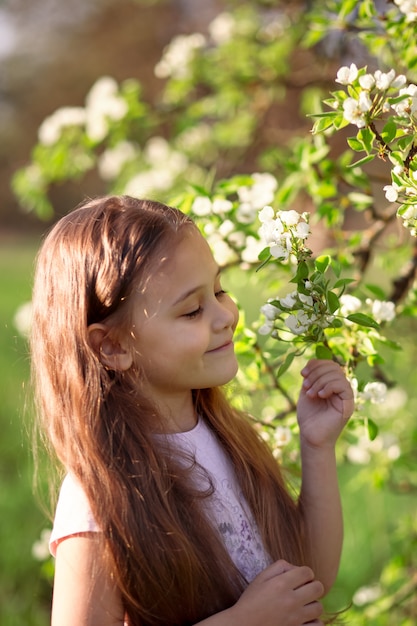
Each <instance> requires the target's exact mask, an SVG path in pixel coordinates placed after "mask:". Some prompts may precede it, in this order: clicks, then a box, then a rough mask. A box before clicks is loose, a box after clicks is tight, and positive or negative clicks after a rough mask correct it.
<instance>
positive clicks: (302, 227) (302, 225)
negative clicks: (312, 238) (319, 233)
mask: <svg viewBox="0 0 417 626" xmlns="http://www.w3.org/2000/svg"><path fill="white" fill-rule="evenodd" d="M294 233H295V235H296V236H297V237H298V238H299V239H307V237H308V236H309V234H310V226H309V224H307V222H299V223H298V224H297V226H296V228H295V231H294Z"/></svg>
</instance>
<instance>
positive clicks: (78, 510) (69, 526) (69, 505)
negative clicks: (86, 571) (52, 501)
mask: <svg viewBox="0 0 417 626" xmlns="http://www.w3.org/2000/svg"><path fill="white" fill-rule="evenodd" d="M99 531H100V528H99V527H98V525H97V523H96V521H95V519H94V516H93V513H92V511H91V507H90V503H89V502H88V499H87V496H86V495H85V492H84V490H83V488H82V486H81V485H80V483H79V482H78V480H76V478H75V477H74V476H72V475H71V474H68V475H67V476H66V477H65V478H64V481H63V483H62V486H61V490H60V493H59V498H58V504H57V507H56V511H55V520H54V525H53V529H52V533H51V538H50V540H49V550H50V552H51V554H52V555H53V556H56V549H57V547H58V544H59V543H60V542H61V541H62V540H63V539H66V538H68V537H71V536H72V535H77V534H79V533H86V532H99Z"/></svg>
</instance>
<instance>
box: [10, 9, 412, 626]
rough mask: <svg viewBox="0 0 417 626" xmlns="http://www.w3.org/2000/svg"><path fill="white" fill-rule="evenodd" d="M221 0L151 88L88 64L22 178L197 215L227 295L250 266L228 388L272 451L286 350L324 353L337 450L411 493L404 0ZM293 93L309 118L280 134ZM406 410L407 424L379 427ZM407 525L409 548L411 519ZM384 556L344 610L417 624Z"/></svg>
mask: <svg viewBox="0 0 417 626" xmlns="http://www.w3.org/2000/svg"><path fill="white" fill-rule="evenodd" d="M222 4H223V6H224V10H223V12H221V13H220V14H219V15H218V16H217V17H215V19H213V20H212V21H211V23H209V24H207V25H205V26H204V28H202V31H203V32H199V33H179V34H178V36H176V37H175V38H174V39H173V40H172V41H171V42H170V43H169V44H168V45H167V46H166V47H165V48H164V49H163V50H162V51H161V58H160V61H159V62H158V63H157V65H156V67H155V74H156V76H157V77H158V78H160V79H161V90H160V93H159V95H158V97H157V99H156V100H155V101H153V102H147V101H146V100H145V98H144V96H143V92H142V88H141V85H140V84H138V82H137V81H135V80H133V79H132V80H128V81H125V82H123V83H122V84H117V83H116V81H115V80H114V79H112V78H111V77H101V78H99V79H98V80H97V82H96V83H95V84H94V85H93V86H92V87H91V90H90V91H89V93H88V94H87V95H86V99H85V105H84V106H83V107H66V108H63V109H59V110H58V111H55V112H54V113H52V114H51V115H50V116H49V117H48V118H46V119H45V121H44V122H43V123H42V124H41V127H40V129H39V136H38V143H37V145H36V146H35V147H34V149H33V153H32V158H31V162H30V164H29V165H28V166H27V167H25V168H23V169H22V170H20V171H19V172H17V173H16V175H15V177H14V181H13V184H14V189H15V192H16V194H17V196H18V198H19V200H20V202H21V204H22V206H23V207H24V208H25V209H26V210H33V211H36V212H37V214H38V215H39V216H40V217H41V218H44V219H52V218H53V207H52V205H51V202H50V200H49V197H48V191H49V189H50V187H51V185H53V184H57V183H59V182H60V181H63V180H69V179H72V180H74V179H76V180H78V181H80V184H82V179H83V175H84V174H85V173H87V172H88V171H90V170H92V169H95V170H96V171H97V173H98V175H99V176H100V177H101V179H102V181H103V191H106V192H111V193H113V192H114V193H127V194H131V195H135V196H142V197H144V196H150V197H155V198H157V199H159V200H163V201H166V202H168V203H171V204H174V205H176V206H178V207H179V208H181V209H182V210H183V211H185V212H187V213H190V214H192V215H193V217H194V218H195V220H196V221H197V223H198V224H199V226H200V228H201V229H202V231H203V232H204V234H205V236H206V237H207V239H208V241H209V243H210V245H211V246H212V248H213V251H214V254H215V256H216V258H217V260H218V262H219V263H220V265H222V266H223V267H224V268H226V270H227V271H228V272H229V281H230V283H231V291H232V292H233V291H234V286H236V285H238V284H239V280H240V279H239V278H238V273H237V269H236V268H238V271H239V273H242V272H243V273H244V274H245V277H246V283H245V286H244V287H243V288H242V289H240V290H239V289H238V288H237V289H236V296H237V297H238V299H239V300H242V311H241V313H242V314H241V320H240V323H239V327H238V329H237V341H236V349H237V352H238V355H239V358H240V362H241V369H240V372H239V375H238V383H239V393H238V394H237V393H236V389H234V393H235V395H234V400H235V402H236V403H237V404H239V405H240V406H242V407H244V408H246V409H248V410H249V411H250V412H253V414H255V415H258V416H259V417H258V418H257V426H258V427H259V428H260V430H261V433H262V436H263V437H265V438H266V439H267V440H268V441H269V443H270V444H271V446H272V447H273V448H274V451H275V454H276V455H277V456H279V457H280V458H282V462H283V463H284V464H286V465H287V466H288V467H289V468H292V469H293V470H297V468H298V456H297V452H296V446H295V445H294V443H293V438H292V436H291V435H292V432H293V431H294V430H295V429H296V421H295V419H294V413H295V398H296V397H297V390H296V388H295V380H296V372H297V371H298V370H299V363H298V360H299V359H305V358H308V357H311V356H315V357H316V358H331V359H334V360H336V361H337V362H338V363H340V365H341V366H342V367H344V368H345V370H346V372H347V375H348V376H349V378H350V380H351V384H352V387H353V389H354V391H355V395H356V406H357V411H356V415H355V417H354V419H353V420H352V421H351V424H350V426H349V427H348V428H347V430H346V434H345V439H344V441H343V442H342V457H341V462H342V461H346V462H347V463H353V464H357V465H361V466H362V465H364V466H365V465H367V466H369V468H370V469H369V470H368V474H367V476H368V479H369V480H371V479H375V481H376V480H378V481H379V484H380V485H381V486H382V487H384V488H388V487H391V488H394V489H396V490H403V491H407V490H408V491H412V490H415V489H416V488H417V476H416V472H415V469H414V471H406V470H408V469H409V468H410V466H411V465H412V462H411V461H412V459H413V458H414V459H415V451H414V449H413V444H412V442H413V441H414V448H415V441H416V440H417V429H416V427H415V424H414V422H412V419H411V417H412V412H411V411H409V410H408V409H407V406H408V403H409V399H407V390H405V389H402V388H401V382H402V381H396V380H395V371H393V368H392V367H391V366H392V364H393V363H395V362H396V359H398V357H397V354H400V352H399V351H400V350H401V349H402V350H403V354H405V355H406V357H405V358H406V359H411V362H412V353H410V352H407V348H409V347H410V346H409V345H408V346H407V345H404V343H405V344H407V342H401V341H400V340H399V339H398V337H399V335H401V333H404V332H405V331H404V329H407V330H408V329H410V332H412V331H413V329H414V328H415V324H414V326H413V321H414V320H415V318H416V317H417V290H416V288H415V278H416V272H417V244H416V236H417V142H416V131H417V72H416V67H417V48H416V46H415V40H416V39H415V37H416V35H417V2H416V1H415V0H394V2H393V3H389V2H386V3H385V2H373V1H372V0H359V1H357V0H326V1H324V2H321V3H312V5H313V6H312V8H311V7H310V9H309V10H306V7H305V6H304V2H301V1H300V2H295V3H284V2H283V3H280V2H276V3H269V2H261V1H259V2H256V1H255V0H252V1H246V2H243V1H242V2H239V3H238V2H233V1H232V0H230V1H227V0H224V2H223V3H222ZM346 50H347V51H348V52H346ZM358 51H359V52H358ZM342 56H343V58H342ZM347 57H350V58H347ZM357 57H360V62H359V60H358V59H357ZM323 58H324V59H325V63H323ZM334 58H338V62H337V64H336V63H334V62H331V61H330V59H334ZM300 59H301V61H303V62H304V64H305V66H306V68H307V69H305V70H304V71H303V72H301V74H302V84H301V86H300V82H299V81H300V77H299V76H296V71H295V70H293V69H292V68H293V67H294V66H297V63H298V64H300ZM323 66H325V67H326V69H323ZM310 67H312V68H313V69H312V71H310ZM299 74H300V72H299ZM297 81H298V82H297ZM290 89H292V90H294V89H296V90H297V93H298V103H299V104H300V106H301V108H302V110H303V111H304V115H303V118H302V119H303V122H302V128H301V131H300V132H299V133H291V134H290V135H291V136H290V138H289V140H288V139H286V140H285V141H284V140H283V139H282V132H281V131H282V129H280V112H281V111H282V107H283V106H285V104H283V103H285V98H286V94H288V93H289V90H290ZM286 90H287V91H286ZM271 119H272V120H274V124H272V125H271V121H270V120H271ZM167 128H169V129H170V131H169V133H167V130H166V129H167ZM341 145H342V146H343V147H341ZM87 193H88V191H87ZM249 288H250V290H251V297H250V298H249V299H248V298H247V290H248V289H249ZM252 292H253V293H252ZM239 296H241V297H240V298H239ZM254 300H257V307H256V308H257V309H258V312H257V313H256V314H254V311H253V306H252V303H253V301H254ZM245 303H246V307H243V304H245ZM251 306H252V310H251V311H250V310H249V309H251ZM245 308H246V309H248V310H245ZM250 316H251V317H252V318H253V319H251V320H249V317H250ZM248 320H249V321H248ZM408 343H409V342H408ZM402 358H404V357H402ZM394 369H395V368H394ZM396 382H397V383H400V384H397V385H396V384H395V383H396ZM384 407H386V413H385V414H384ZM399 411H402V415H403V416H404V419H402V420H398V419H397V420H394V419H392V420H391V421H389V416H387V413H388V412H389V413H390V415H395V413H398V412H399ZM401 532H402V535H401V537H402V538H403V539H404V536H405V535H407V536H411V537H413V538H414V539H413V540H414V542H415V538H416V536H417V531H416V528H415V524H413V522H412V521H411V520H409V519H408V520H404V521H403V527H402V531H401ZM407 533H408V534H407ZM400 534H401V533H400ZM397 552H398V554H397V561H396V562H395V563H389V564H388V565H387V568H386V569H385V570H384V571H383V573H382V578H381V581H379V582H378V584H377V585H375V584H373V581H371V583H372V585H370V586H368V587H366V588H364V589H361V590H358V592H357V594H355V597H354V600H355V605H354V606H357V607H360V610H359V609H358V612H355V609H352V620H356V621H351V623H352V624H358V625H360V624H368V623H371V622H370V621H369V620H371V619H372V620H373V621H372V624H375V625H380V626H383V625H384V624H388V623H394V622H388V621H384V620H385V617H384V616H386V615H387V611H388V614H389V615H392V611H396V610H397V611H398V616H397V617H396V618H395V619H396V620H397V621H395V623H396V624H397V623H398V624H400V623H401V624H404V625H408V624H410V625H411V624H413V623H415V618H416V614H417V611H416V607H415V604H414V605H413V602H412V601H408V599H409V598H410V597H411V595H412V593H413V592H414V594H415V589H416V570H417V566H416V562H415V557H414V560H413V556H412V555H410V553H409V551H407V550H405V549H404V544H403V543H401V542H399V545H398V550H397ZM410 580H411V581H414V582H413V583H411V584H410ZM413 585H414V586H413ZM371 592H372V593H371ZM398 606H400V607H401V608H398ZM404 615H405V616H406V617H405V618H404ZM403 618H404V619H405V620H408V621H398V620H402V619H403ZM362 620H363V621H362Z"/></svg>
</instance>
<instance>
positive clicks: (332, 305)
mask: <svg viewBox="0 0 417 626" xmlns="http://www.w3.org/2000/svg"><path fill="white" fill-rule="evenodd" d="M326 297H327V304H328V307H329V311H330V313H334V312H335V311H337V309H339V308H340V301H339V298H338V297H337V295H336V294H335V293H334V292H333V291H328V292H327V294H326Z"/></svg>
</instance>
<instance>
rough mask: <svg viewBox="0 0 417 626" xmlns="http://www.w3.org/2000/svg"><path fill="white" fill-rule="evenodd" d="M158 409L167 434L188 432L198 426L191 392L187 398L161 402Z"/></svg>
mask: <svg viewBox="0 0 417 626" xmlns="http://www.w3.org/2000/svg"><path fill="white" fill-rule="evenodd" d="M158 407H159V410H160V412H161V415H162V419H163V425H162V427H163V429H164V433H166V434H170V433H182V432H187V431H188V430H192V429H193V428H194V426H195V425H196V424H197V416H196V413H195V408H194V403H193V398H192V394H191V392H190V393H189V394H187V396H186V397H175V398H170V399H169V401H164V402H159V403H158Z"/></svg>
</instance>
